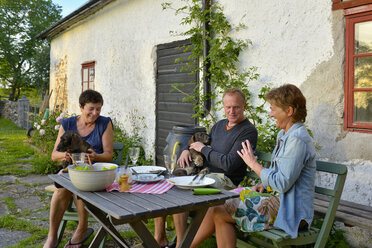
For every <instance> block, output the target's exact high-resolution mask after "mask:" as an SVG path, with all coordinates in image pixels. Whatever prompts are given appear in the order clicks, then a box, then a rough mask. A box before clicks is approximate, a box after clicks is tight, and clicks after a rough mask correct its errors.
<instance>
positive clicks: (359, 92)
mask: <svg viewBox="0 0 372 248" xmlns="http://www.w3.org/2000/svg"><path fill="white" fill-rule="evenodd" d="M345 20H346V27H345V28H346V32H345V33H346V34H345V129H346V130H350V131H362V132H363V131H364V132H372V4H371V5H366V6H360V7H356V8H353V9H346V10H345Z"/></svg>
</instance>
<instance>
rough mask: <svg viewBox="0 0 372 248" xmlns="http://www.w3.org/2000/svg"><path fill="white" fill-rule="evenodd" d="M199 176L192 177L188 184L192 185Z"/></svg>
mask: <svg viewBox="0 0 372 248" xmlns="http://www.w3.org/2000/svg"><path fill="white" fill-rule="evenodd" d="M198 176H199V174H196V176H194V178H193V179H192V180H191V181H190V182H189V184H193V183H194V181H195V180H196V178H198Z"/></svg>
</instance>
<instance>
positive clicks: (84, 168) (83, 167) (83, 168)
mask: <svg viewBox="0 0 372 248" xmlns="http://www.w3.org/2000/svg"><path fill="white" fill-rule="evenodd" d="M115 168H116V166H115V165H112V166H110V167H106V166H103V167H102V170H111V169H115ZM75 170H80V171H88V170H90V168H89V166H88V165H84V166H78V167H75Z"/></svg>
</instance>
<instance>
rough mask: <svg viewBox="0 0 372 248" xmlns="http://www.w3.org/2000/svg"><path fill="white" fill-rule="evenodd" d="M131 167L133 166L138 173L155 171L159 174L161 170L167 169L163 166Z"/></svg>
mask: <svg viewBox="0 0 372 248" xmlns="http://www.w3.org/2000/svg"><path fill="white" fill-rule="evenodd" d="M130 168H133V169H134V170H135V171H136V172H137V173H155V174H157V173H158V172H160V171H165V170H166V169H165V167H161V166H152V165H148V166H132V167H130Z"/></svg>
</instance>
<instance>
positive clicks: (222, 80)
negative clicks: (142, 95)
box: [162, 0, 277, 151]
mask: <svg viewBox="0 0 372 248" xmlns="http://www.w3.org/2000/svg"><path fill="white" fill-rule="evenodd" d="M180 2H182V4H181V5H182V6H181V7H177V8H175V7H174V6H173V3H171V2H164V3H163V4H162V7H163V10H173V11H174V13H175V15H177V16H180V17H181V22H180V25H185V26H187V27H188V29H187V30H186V31H184V32H177V31H171V33H172V34H173V35H180V36H184V37H187V38H190V40H191V43H192V46H185V47H184V51H185V52H188V51H192V55H191V56H189V57H188V58H181V59H180V60H181V61H183V62H185V61H187V63H186V64H187V65H186V66H184V68H183V69H184V70H189V71H191V73H200V74H201V75H202V79H201V80H200V81H198V82H195V83H196V87H195V88H194V90H193V94H191V95H188V94H187V93H185V92H184V91H183V90H182V88H183V86H185V85H183V84H172V87H173V90H174V91H178V92H181V93H183V94H184V95H185V97H184V99H183V100H184V101H186V102H193V106H194V110H195V114H194V116H193V118H199V120H200V124H201V125H202V126H205V127H207V128H208V129H209V128H210V127H211V126H212V125H213V124H214V123H215V122H216V121H217V118H216V113H217V112H218V110H220V109H221V108H222V104H221V103H222V100H221V96H222V94H223V92H224V91H225V90H226V89H228V88H231V87H236V88H240V89H241V90H242V91H243V92H244V93H245V95H246V96H247V108H246V114H247V117H248V118H249V119H250V120H251V121H252V122H253V124H254V125H255V126H256V128H257V129H258V131H259V135H258V144H257V149H259V150H261V151H272V150H273V148H274V146H275V137H276V134H277V129H276V128H275V125H274V124H273V122H272V121H271V120H270V118H267V117H268V116H267V115H266V114H267V111H266V110H265V109H264V104H265V100H264V95H265V93H266V92H267V91H268V90H269V87H268V86H262V88H261V91H260V93H259V94H258V95H257V97H258V99H259V101H255V105H254V104H253V103H252V99H253V97H254V95H253V94H252V93H251V92H250V91H249V86H250V84H252V82H254V81H256V80H257V78H258V76H259V74H258V73H257V68H256V67H254V66H251V67H250V68H247V69H241V68H239V55H240V54H241V52H242V51H244V50H245V49H247V48H248V47H249V46H250V45H251V41H250V40H243V39H237V38H232V37H231V34H232V32H234V31H239V30H240V29H243V28H245V26H244V25H243V24H241V23H239V24H238V25H236V26H235V25H233V24H231V23H230V22H229V21H228V19H227V18H226V16H225V15H224V13H223V8H222V6H221V5H220V4H219V3H218V1H213V4H210V1H207V4H208V6H209V7H208V8H205V9H203V7H202V1H201V0H181V1H180ZM178 3H179V2H178ZM205 22H208V23H209V31H207V30H205V28H204V23H205ZM204 39H206V40H207V41H208V42H209V46H210V50H209V54H208V56H206V57H203V47H204V43H203V40H204ZM180 60H179V61H177V62H181V61H180ZM195 61H201V62H200V63H199V64H198V63H195ZM207 63H210V66H209V69H208V71H205V70H203V68H204V66H205V65H206V64H207ZM207 77H208V78H209V84H210V86H211V92H210V93H206V90H205V85H204V81H205V79H206V78H207ZM208 99H211V101H213V103H214V104H213V107H212V108H211V109H210V110H208V109H206V108H205V106H204V104H202V103H204V102H205V101H206V100H208ZM265 115H266V116H265Z"/></svg>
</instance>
